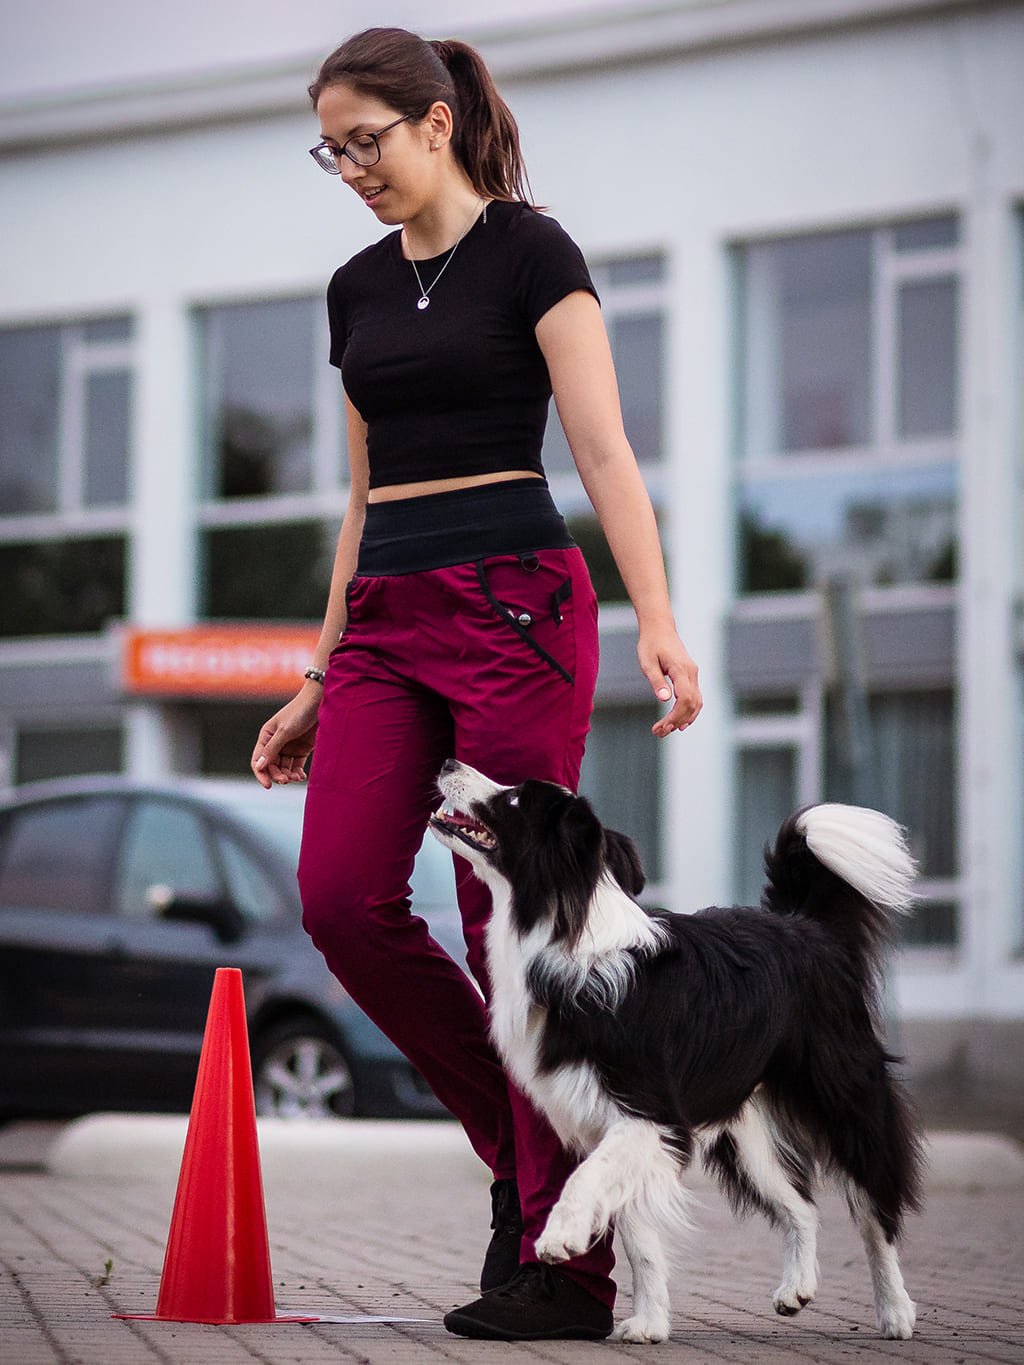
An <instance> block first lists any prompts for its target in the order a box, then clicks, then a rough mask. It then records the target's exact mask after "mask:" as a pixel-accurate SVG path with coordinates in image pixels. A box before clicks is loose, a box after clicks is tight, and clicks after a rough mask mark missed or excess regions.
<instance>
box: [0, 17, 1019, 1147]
mask: <svg viewBox="0 0 1024 1365" xmlns="http://www.w3.org/2000/svg"><path fill="white" fill-rule="evenodd" d="M0 8H2V13H3V48H2V52H0V224H2V234H3V237H2V240H3V250H2V252H0V272H2V289H0V585H2V590H0V787H3V786H6V787H8V788H19V787H20V786H21V785H22V784H26V783H35V782H37V781H40V780H42V779H71V778H76V777H81V776H82V775H88V774H100V773H103V774H117V775H120V780H121V781H122V783H124V784H125V786H126V788H127V786H129V785H132V784H134V786H136V787H141V786H144V785H146V784H151V785H153V784H155V785H160V784H163V785H164V786H166V784H167V782H168V779H171V781H172V784H173V783H174V782H176V781H177V780H178V779H180V778H184V777H188V778H190V779H191V778H193V777H206V778H220V777H224V776H236V777H239V776H244V775H245V773H246V771H247V761H248V755H249V753H250V752H251V748H252V745H253V743H254V740H255V736H256V733H257V730H258V728H259V726H260V724H261V723H262V721H263V720H264V719H266V717H267V716H268V715H269V714H271V713H272V711H274V710H275V709H276V708H277V707H278V706H279V705H280V704H281V702H282V700H284V699H285V698H287V697H288V696H289V695H291V693H292V691H293V690H294V686H295V679H296V677H297V676H299V675H300V674H301V670H302V668H303V667H304V666H305V664H306V662H307V661H308V656H309V650H310V648H311V645H312V642H313V641H314V640H315V638H316V634H317V621H318V618H319V615H320V613H321V611H322V607H323V603H324V601H325V595H326V589H327V580H328V574H329V567H330V562H331V557H332V552H333V542H334V537H335V535H336V533H337V528H338V526H339V524H340V520H341V516H342V513H343V511H344V506H345V497H346V460H345V450H344V433H343V430H342V426H343V423H342V406H341V392H340V387H339V381H338V376H337V373H336V372H335V371H333V370H331V369H330V368H329V366H328V364H327V334H326V316H325V309H324V302H323V295H324V290H325V287H326V283H327V281H328V279H329V277H330V275H331V273H332V272H333V270H334V269H335V268H336V266H337V265H339V264H340V263H341V262H342V261H344V260H345V259H347V258H348V257H349V256H350V255H351V254H352V253H353V252H355V251H357V250H359V249H360V248H361V247H363V246H364V245H366V244H367V242H368V241H370V240H371V239H372V238H373V237H375V236H377V235H379V233H380V231H381V229H380V228H379V227H378V225H377V223H376V221H375V220H374V219H373V218H372V217H371V216H370V215H369V214H368V213H367V212H366V211H365V210H364V209H363V208H362V207H361V206H360V205H359V204H358V203H357V201H356V200H355V199H354V198H353V197H352V196H351V195H350V194H347V192H346V191H345V189H344V187H343V186H342V185H341V183H340V181H338V180H337V179H334V178H331V177H328V176H326V175H323V174H322V173H321V172H320V171H319V170H318V169H317V167H316V166H315V165H314V164H313V162H312V160H311V158H310V157H309V156H308V155H307V150H306V149H307V148H308V147H310V146H312V145H313V143H314V142H315V141H317V140H318V136H319V134H318V126H317V122H316V119H315V116H314V115H313V113H312V112H311V110H310V108H309V107H308V100H307V98H306V95H305V88H306V85H307V84H308V82H309V80H310V79H311V77H312V75H313V73H314V71H315V69H316V67H317V64H318V61H319V59H320V58H322V57H323V56H324V55H325V54H326V53H327V52H328V51H329V50H330V49H331V48H332V47H334V46H335V45H336V44H337V43H338V42H340V41H341V40H342V39H343V38H344V37H345V36H347V35H348V34H349V33H351V32H353V31H355V30H356V29H359V28H363V27H367V26H370V25H372V24H398V25H403V26H407V27H411V28H414V29H416V30H417V31H421V32H424V33H425V36H428V37H449V36H458V37H462V38H464V39H466V40H468V41H470V42H472V43H474V44H476V45H477V46H479V47H480V49H481V50H482V51H483V53H484V55H485V57H486V58H487V60H488V61H489V63H490V65H491V68H492V70H493V72H494V74H495V77H496V79H497V81H498V83H499V86H500V87H501V89H502V91H503V93H504V95H505V96H506V98H507V99H508V101H509V103H510V104H511V106H512V108H513V111H514V112H515V114H516V116H517V118H518V120H519V123H520V128H521V133H522V138H523V144H524V150H525V154H526V159H527V164H528V167H529V171H530V176H531V181H532V185H533V190H534V194H535V197H536V199H537V202H538V203H540V204H543V205H546V206H548V207H549V210H550V212H551V213H552V214H553V216H554V217H556V218H557V219H558V220H559V221H560V222H561V223H562V224H563V225H564V226H565V227H566V228H567V229H568V231H569V232H570V233H571V234H572V235H573V236H574V237H575V238H576V240H577V241H578V242H579V243H580V245H581V246H582V248H583V250H584V252H585V253H586V255H587V258H588V260H589V262H590V263H591V266H592V270H593V274H594V278H595V281H596V283H597V286H598V289H599V292H600V294H601V297H602V302H603V308H604V314H605V318H606V321H607V325H608V328H609V331H610V334H611V338H612V344H613V348H614V351H615V356H616V361H617V365H618V374H619V381H620V386H621V391H622V400H623V407H624V413H625V420H626V425H627V429H628V432H629V435H630V437H631V440H632V442H633V445H634V448H635V450H636V453H637V456H638V459H639V461H640V463H641V466H642V468H643V470H644V473H645V475H646V478H647V482H648V486H649V488H650V490H651V493H652V496H653V498H654V501H655V505H656V508H657V511H658V515H659V518H660V522H661V526H662V530H663V534H664V540H665V545H666V549H667V552H668V557H669V564H670V573H671V580H672V587H673V594H674V599H675V604H676V611H677V617H678V620H679V624H680V629H681V632H682V635H683V638H684V639H685V640H686V641H687V644H688V645H689V647H690V649H691V652H692V653H693V654H694V656H695V657H696V658H697V660H698V662H699V663H700V665H701V669H702V681H703V685H704V689H705V696H706V709H705V712H704V715H703V716H702V718H701V720H700V722H699V724H698V725H697V726H696V727H694V729H693V730H692V731H691V732H689V733H687V735H686V736H685V737H683V738H676V739H674V740H673V741H670V742H668V743H666V744H660V745H659V744H657V743H656V742H655V741H654V740H653V739H652V738H651V736H650V733H649V729H650V724H651V722H652V720H653V718H654V713H653V711H652V708H651V706H650V702H649V699H648V688H647V686H646V684H645V683H644V681H643V679H642V678H641V677H640V675H639V673H638V671H637V669H636V666H635V655H634V648H635V630H634V623H633V617H632V612H631V611H630V609H629V607H628V605H626V604H625V603H624V602H623V596H624V594H623V591H622V586H621V583H620V582H619V580H618V577H617V575H616V573H615V570H614V565H613V564H612V563H611V562H610V558H609V556H608V553H607V549H606V547H605V546H604V543H603V541H602V539H601V536H600V533H599V531H598V529H597V527H596V524H595V521H594V518H593V515H592V513H591V512H590V509H589V505H588V504H587V502H586V499H585V496H584V495H583V493H582V490H581V488H580V486H579V483H578V480H577V479H576V477H575V475H574V473H573V469H572V465H571V460H570V457H569V454H568V451H567V448H566V446H565V442H564V438H563V437H562V436H561V433H560V430H559V428H558V424H557V418H556V417H555V415H554V414H552V421H551V427H550V432H549V438H548V443H547V450H546V463H547V467H548V469H549V473H550V479H551V483H552V485H553V488H554V492H555V496H556V499H557V500H558V502H559V503H560V505H561V506H562V508H563V510H564V511H565V512H566V514H567V516H568V517H569V519H570V522H571V524H572V527H573V529H574V532H575V533H576V535H577V538H578V539H579V541H580V543H581V544H582V545H583V546H584V548H585V550H586V551H587V553H588V557H589V559H590V562H591V566H592V571H593V574H594V577H595V581H596V583H597V586H598V589H599V595H600V597H601V599H602V660H603V662H602V672H601V680H600V685H599V693H598V706H597V711H596V714H595V717H594V726H593V733H592V737H591V740H590V746H589V752H588V758H587V763H586V769H585V779H584V786H585V789H586V790H587V791H588V792H589V793H590V794H591V795H592V796H593V798H594V800H595V802H596V804H597V805H598V808H599V810H600V812H601V814H602V816H603V818H604V819H605V820H606V822H607V823H610V824H612V825H616V826H618V827H619V828H622V829H624V830H627V831H628V832H629V833H631V834H632V835H633V836H634V837H636V838H637V839H638V841H639V842H640V844H641V846H642V849H643V852H644V856H645V859H646V863H647V866H648V870H649V874H650V879H651V882H652V898H653V899H655V900H661V901H664V902H666V903H668V904H670V905H672V906H674V907H678V908H683V907H692V906H696V905H699V904H704V903H709V902H722V901H726V902H728V901H730V900H749V899H752V898H753V899H756V898H757V896H758V893H759V887H760V879H761V874H760V863H761V850H762V847H763V844H764V841H765V840H766V838H768V837H770V836H771V835H772V833H773V832H774V829H775V827H776V826H777V824H778V823H779V821H780V820H781V819H782V818H783V817H784V816H785V815H786V814H787V813H788V812H789V811H790V810H791V809H792V808H793V807H795V806H798V805H801V804H805V803H808V802H812V801H818V800H823V799H825V800H854V801H858V802H863V803H868V804H875V805H878V806H880V807H881V808H883V809H884V810H886V811H888V812H889V813H891V814H892V815H894V816H896V817H897V818H898V819H899V820H901V821H902V822H904V823H905V824H906V825H907V826H908V828H909V830H910V835H911V840H912V844H913V847H914V850H915V852H916V855H917V857H918V859H919V861H920V865H921V872H922V883H921V893H922V900H921V903H920V906H919V909H918V911H917V913H916V915H915V916H914V917H913V918H912V919H910V920H908V921H907V922H906V924H905V925H904V926H902V928H901V943H900V946H899V949H898V952H897V954H896V956H895V959H894V962H893V970H892V973H891V1001H890V1004H891V1013H892V1029H893V1034H894V1039H895V1042H896V1045H897V1046H898V1048H899V1049H900V1050H901V1051H902V1052H904V1053H905V1054H906V1056H907V1058H908V1062H909V1069H910V1075H911V1077H912V1080H913V1084H914V1087H915V1089H916V1090H917V1092H918V1094H919V1096H920V1097H921V1099H922V1101H923V1102H924V1103H925V1105H926V1107H928V1109H929V1112H931V1113H934V1114H937V1115H939V1116H940V1117H942V1116H946V1117H949V1118H950V1121H953V1120H954V1119H956V1118H958V1117H959V1116H962V1115H966V1116H967V1117H970V1118H972V1119H977V1118H979V1117H981V1118H985V1119H986V1120H987V1121H991V1122H995V1123H998V1124H1001V1125H1004V1126H1011V1127H1012V1126H1016V1129H1017V1131H1020V1130H1021V1128H1024V1084H1022V1081H1024V958H1022V950H1024V878H1022V870H1024V868H1022V856H1021V854H1022V843H1024V841H1022V834H1024V784H1022V781H1021V773H1022V763H1021V759H1022V740H1024V727H1022V720H1024V708H1022V691H1021V675H1022V646H1024V632H1022V626H1021V609H1020V604H1021V592H1022V588H1024V561H1022V555H1021V530H1022V525H1021V522H1022V518H1021V512H1022V501H1021V477H1022V457H1024V424H1022V417H1024V412H1022V405H1021V388H1022V386H1021V376H1022V373H1024V99H1022V95H1021V92H1022V90H1024V5H1022V4H1020V3H987V2H986V0H970V2H966V0H961V2H960V3H953V2H952V0H674V3H669V2H668V0H660V2H659V0H639V2H638V3H630V0H619V3H615V4H610V3H607V2H606V0H491V2H490V3H489V5H488V6H487V8H486V11H485V10H484V9H483V8H482V7H481V6H479V5H477V4H470V3H460V0H437V3H436V4H434V5H433V6H431V7H430V10H429V15H428V14H427V13H426V12H425V11H424V9H423V7H422V6H419V5H413V4H411V3H389V4H387V5H386V6H385V7H384V9H383V10H382V9H381V8H380V6H373V7H370V6H362V5H360V4H359V3H349V4H347V5H337V4H330V3H326V0H290V3H287V4H282V3H270V0H248V3H246V4H244V5H243V4H242V3H241V0H217V3H216V4H209V3H206V2H205V0H178V3H176V4H175V5H173V6H165V5H156V4H152V3H131V4H129V3H128V0H94V2H93V3H91V4H89V5H81V4H75V3H73V2H72V0H34V3H33V4H32V5H31V6H28V5H19V4H15V3H13V0H4V3H3V4H2V7H0ZM427 23H429V28H424V25H425V24H427ZM79 795H80V797H81V793H79ZM108 795H109V791H108ZM277 795H278V794H277V793H271V794H270V795H269V796H267V797H266V800H267V801H268V802H271V801H273V800H275V799H276V796H277ZM49 837H51V838H52V837H54V836H53V835H52V832H51V836H49ZM138 837H139V839H140V840H141V839H142V836H141V835H140V836H138ZM148 837H149V838H150V842H151V843H155V844H156V845H160V846H161V847H166V846H168V844H169V843H174V844H175V846H179V847H185V846H189V845H190V839H189V837H188V836H186V835H182V834H181V832H180V830H179V832H178V833H177V834H171V833H162V834H152V835H150V836H148ZM197 837H198V836H197ZM203 837H206V836H203ZM13 844H14V839H13V836H12V835H11V834H10V833H8V834H7V835H6V836H5V835H4V834H3V830H2V829H0V916H2V915H3V914H4V913H6V911H5V910H4V909H3V908H2V907H7V910H10V907H12V906H15V905H16V906H17V907H18V910H17V913H18V914H19V915H22V916H23V915H24V913H27V911H28V910H29V909H31V908H33V907H36V908H42V909H45V908H47V907H48V906H49V905H50V902H52V901H53V900H55V899H62V897H63V900H62V904H64V908H65V909H66V908H67V903H68V900H69V898H70V899H71V900H73V899H74V895H73V889H72V888H73V887H74V884H75V880H76V871H75V865H74V864H73V863H71V862H69V863H68V866H67V870H66V880H65V882H64V883H63V885H64V887H65V890H64V891H63V892H60V893H59V894H58V892H55V891H54V885H55V882H54V878H52V877H50V878H49V881H48V884H47V888H46V889H39V888H40V887H41V886H42V882H41V881H39V880H38V879H37V882H36V883H32V884H31V885H35V886H36V890H35V891H33V890H32V889H31V885H30V880H31V879H29V881H26V880H25V877H26V873H25V868H26V866H28V864H27V863H26V862H25V858H29V854H27V853H26V854H25V857H24V858H23V859H22V862H21V863H19V864H18V869H16V871H17V875H15V871H12V868H13V867H14V862H16V861H17V860H16V859H14V862H12V859H13V854H12V853H11V848H12V847H13ZM31 846H32V845H31V841H29V843H28V844H25V847H26V848H30V847H31ZM51 846H52V845H51ZM67 846H68V847H70V846H71V845H70V844H68V845H67ZM192 846H194V841H193V843H192ZM5 849H6V852H5ZM121 856H122V855H116V854H111V857H112V858H115V857H121ZM123 856H127V855H123ZM5 859H6V862H5ZM211 867H212V868H213V869H214V871H212V872H210V873H209V874H208V875H209V876H210V877H213V878H216V876H217V875H219V874H218V873H217V871H216V869H217V868H220V869H221V872H222V873H223V875H224V877H225V879H227V881H228V882H229V880H230V879H229V877H228V873H227V872H226V871H224V864H223V862H222V861H218V858H217V856H215V854H212V853H211ZM5 868H6V871H5ZM50 870H51V871H52V869H50ZM193 875H198V874H193ZM5 877H6V879H7V880H6V882H5ZM18 877H20V878H21V880H20V881H19V880H18ZM140 877H141V874H139V875H138V876H136V881H137V882H138V883H139V885H140V886H141V885H142V883H143V882H145V881H146V879H145V878H144V877H142V878H141V880H140ZM44 880H45V879H44ZM58 884H59V883H58ZM157 885H158V883H157V882H154V881H152V880H150V881H149V882H147V883H146V889H147V890H148V891H152V890H153V888H154V886H157ZM160 885H162V883H160ZM199 889H200V890H201V889H202V888H201V887H200V888H199ZM171 890H172V891H178V892H181V893H182V894H181V895H179V897H178V902H179V912H180V911H181V908H182V906H183V905H184V906H185V909H186V910H187V909H188V904H187V900H188V897H187V895H185V893H186V892H188V893H195V892H196V888H195V887H192V886H185V887H182V886H178V887H171ZM97 894H99V893H97ZM231 894H233V893H232V891H231V887H230V885H229V884H228V885H226V886H221V887H219V889H218V890H217V892H216V895H214V894H213V893H212V892H211V893H210V894H209V895H208V896H207V901H211V900H218V899H219V900H221V901H223V900H224V899H225V898H226V897H227V898H230V896H231ZM239 894H241V893H239ZM282 894H283V893H282ZM33 897H35V900H33ZM242 899H243V900H244V896H242ZM441 899H443V895H442V896H441ZM193 900H194V894H193ZM37 903H38V904H37ZM51 908H52V907H51ZM191 908H192V910H193V911H194V910H195V905H194V904H193V905H192V907H191ZM122 909H123V906H122ZM166 909H167V898H166V897H164V901H163V903H162V904H161V903H160V898H159V897H155V898H154V897H153V896H148V895H147V896H144V897H143V899H142V900H141V901H140V902H138V904H137V905H136V909H135V911H134V912H133V913H135V914H137V915H141V916H143V917H145V915H147V914H150V915H158V914H163V913H164V912H166ZM172 918H174V916H173V915H172ZM187 918H188V915H187V914H185V913H179V914H178V916H177V919H178V921H179V923H178V925H177V928H178V930H180V931H182V932H184V931H185V925H184V923H183V921H185V920H187ZM193 918H195V916H193ZM207 920H208V921H209V923H207V924H206V925H202V924H197V923H190V924H188V925H187V931H188V933H190V934H193V933H194V934H199V933H206V934H210V933H211V932H212V931H213V928H215V927H216V926H215V925H214V924H213V920H212V919H211V916H210V915H209V914H208V915H207ZM18 923H19V925H20V926H21V927H20V928H19V929H18V930H17V932H18V933H19V934H23V935H24V934H25V933H27V932H28V931H27V930H26V928H25V923H24V918H22V919H19V920H18ZM8 961H9V962H13V959H12V958H9V959H8ZM11 970H12V971H13V970H14V968H11ZM19 970H20V968H19ZM4 989H5V988H4V987H3V986H2V985H0V1011H5V1012H6V1016H7V1019H8V1025H9V1026H11V1025H12V1020H11V1006H10V1001H11V999H12V998H13V997H12V995H11V994H10V990H11V987H10V983H8V987H7V988H6V989H7V993H6V998H4V995H3V994H2V992H3V991H4ZM17 1023H18V1021H17V1020H16V1019H15V1020H13V1025H17Z"/></svg>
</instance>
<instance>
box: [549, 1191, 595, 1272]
mask: <svg viewBox="0 0 1024 1365" xmlns="http://www.w3.org/2000/svg"><path fill="white" fill-rule="evenodd" d="M592 1241H593V1233H592V1230H591V1228H590V1226H589V1224H584V1223H583V1222H582V1221H581V1220H580V1219H578V1218H573V1217H572V1216H571V1215H569V1214H567V1213H566V1212H565V1211H564V1210H563V1209H561V1208H560V1207H559V1206H558V1205H557V1204H556V1205H555V1207H554V1208H553V1209H552V1210H551V1213H550V1214H549V1216H548V1221H547V1223H546V1224H545V1226H544V1231H543V1232H542V1233H541V1235H540V1236H539V1237H538V1239H537V1242H536V1249H537V1259H538V1260H541V1261H547V1262H548V1263H549V1264H550V1265H557V1264H558V1262H559V1261H569V1260H571V1259H572V1258H573V1256H582V1254H583V1253H584V1252H585V1251H586V1250H587V1248H588V1247H589V1246H590V1243H591V1242H592Z"/></svg>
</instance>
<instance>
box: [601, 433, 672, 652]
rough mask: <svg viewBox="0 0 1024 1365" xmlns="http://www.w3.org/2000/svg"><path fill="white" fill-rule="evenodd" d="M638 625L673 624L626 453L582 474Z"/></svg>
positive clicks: (649, 511)
mask: <svg viewBox="0 0 1024 1365" xmlns="http://www.w3.org/2000/svg"><path fill="white" fill-rule="evenodd" d="M583 482H584V487H585V488H586V491H587V496H588V497H589V498H590V501H591V503H592V504H593V507H594V511H595V512H596V513H597V519H598V521H599V522H600V523H601V529H602V531H603V532H604V535H605V539H606V540H607V541H608V548H609V549H610V550H611V552H612V557H613V559H614V560H615V564H616V567H617V568H618V570H619V573H620V574H621V576H622V581H623V583H624V584H625V587H626V592H627V593H628V594H629V600H630V602H631V603H632V604H633V610H634V611H635V612H636V619H637V623H638V625H639V627H640V629H641V630H642V631H643V630H647V629H660V628H666V629H671V630H675V620H674V617H673V614H672V603H671V599H670V597H669V589H668V580H667V578H666V576H665V562H664V557H663V555H662V549H661V540H660V536H659V532H658V523H657V521H656V519H655V516H654V508H653V507H652V506H651V499H650V497H649V495H648V493H647V489H646V488H645V487H644V482H643V479H642V477H641V475H640V471H639V469H638V468H637V465H636V461H635V460H634V459H633V456H632V453H631V452H629V453H628V454H624V456H623V458H621V459H609V460H608V461H606V462H605V463H604V464H602V465H598V466H596V467H594V468H592V469H590V470H589V471H588V472H587V473H586V474H585V475H584V477H583Z"/></svg>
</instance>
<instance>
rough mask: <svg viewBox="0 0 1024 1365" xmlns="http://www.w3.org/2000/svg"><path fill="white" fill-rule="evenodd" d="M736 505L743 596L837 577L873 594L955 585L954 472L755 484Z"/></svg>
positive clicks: (935, 468)
mask: <svg viewBox="0 0 1024 1365" xmlns="http://www.w3.org/2000/svg"><path fill="white" fill-rule="evenodd" d="M739 503H740V584H741V590H742V591H743V592H787V591H794V590H799V589H802V588H807V587H811V586H814V585H815V584H819V583H822V582H825V581H826V580H827V579H829V578H832V577H835V576H837V575H840V576H842V577H844V578H845V579H847V580H848V581H851V582H853V583H857V584H862V585H869V584H870V585H874V586H887V585H892V584H904V583H948V582H951V581H953V580H954V579H955V577H956V568H957V536H956V515H957V474H956V466H955V465H954V464H952V463H946V464H941V465H925V466H923V467H921V468H906V469H904V468H889V469H881V470H873V469H867V470H852V471H846V472H842V473H838V472H837V473H828V474H827V475H825V474H822V475H819V476H815V477H807V476H804V477H802V478H801V477H799V476H796V475H794V476H792V477H772V478H763V479H755V478H749V479H747V480H746V481H745V482H744V483H743V485H742V487H741V489H740V496H739Z"/></svg>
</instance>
